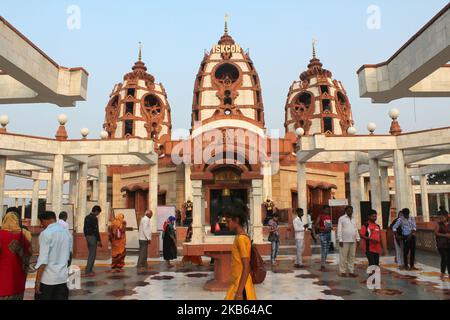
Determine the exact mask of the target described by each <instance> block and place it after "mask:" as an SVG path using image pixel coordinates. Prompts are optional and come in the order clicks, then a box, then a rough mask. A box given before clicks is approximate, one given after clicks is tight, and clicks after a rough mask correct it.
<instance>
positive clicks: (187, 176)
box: [184, 164, 192, 201]
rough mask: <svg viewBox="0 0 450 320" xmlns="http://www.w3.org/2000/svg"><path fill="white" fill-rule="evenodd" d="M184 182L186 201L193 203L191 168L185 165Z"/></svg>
mask: <svg viewBox="0 0 450 320" xmlns="http://www.w3.org/2000/svg"><path fill="white" fill-rule="evenodd" d="M184 181H185V187H184V188H185V190H184V201H188V200H191V201H192V183H191V166H190V165H189V164H185V165H184Z"/></svg>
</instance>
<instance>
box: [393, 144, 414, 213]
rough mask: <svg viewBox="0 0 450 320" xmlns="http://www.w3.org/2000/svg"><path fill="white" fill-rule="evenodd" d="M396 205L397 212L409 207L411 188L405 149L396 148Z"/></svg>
mask: <svg viewBox="0 0 450 320" xmlns="http://www.w3.org/2000/svg"><path fill="white" fill-rule="evenodd" d="M394 176H395V203H396V204H395V205H396V208H397V212H398V211H400V210H402V209H403V208H408V207H409V199H410V189H409V188H408V183H407V182H408V181H407V178H408V176H407V173H406V167H405V158H404V154H403V150H394Z"/></svg>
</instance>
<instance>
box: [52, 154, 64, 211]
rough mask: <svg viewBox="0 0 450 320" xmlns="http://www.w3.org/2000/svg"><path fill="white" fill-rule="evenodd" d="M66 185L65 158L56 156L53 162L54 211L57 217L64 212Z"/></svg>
mask: <svg viewBox="0 0 450 320" xmlns="http://www.w3.org/2000/svg"><path fill="white" fill-rule="evenodd" d="M63 185H64V156H63V155H62V154H56V155H55V157H54V160H53V176H52V198H51V199H52V211H54V212H55V213H56V216H58V214H59V213H60V212H61V211H62V203H63Z"/></svg>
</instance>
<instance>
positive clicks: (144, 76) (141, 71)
mask: <svg viewBox="0 0 450 320" xmlns="http://www.w3.org/2000/svg"><path fill="white" fill-rule="evenodd" d="M131 70H133V71H132V72H129V73H127V74H126V75H125V76H124V77H123V80H124V81H125V80H139V79H141V80H145V81H148V82H150V83H154V82H155V77H153V76H152V75H151V74H149V73H147V67H146V66H145V63H144V62H143V61H142V43H141V42H139V54H138V61H136V62H135V63H134V66H133V67H132V68H131Z"/></svg>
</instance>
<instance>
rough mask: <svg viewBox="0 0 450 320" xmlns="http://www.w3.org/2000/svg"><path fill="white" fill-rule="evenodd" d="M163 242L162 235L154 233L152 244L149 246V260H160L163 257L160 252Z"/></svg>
mask: <svg viewBox="0 0 450 320" xmlns="http://www.w3.org/2000/svg"><path fill="white" fill-rule="evenodd" d="M160 241H161V233H160V232H153V233H152V242H151V243H150V245H149V246H148V257H149V258H159V257H160V256H161V254H160V252H159V246H160Z"/></svg>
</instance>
